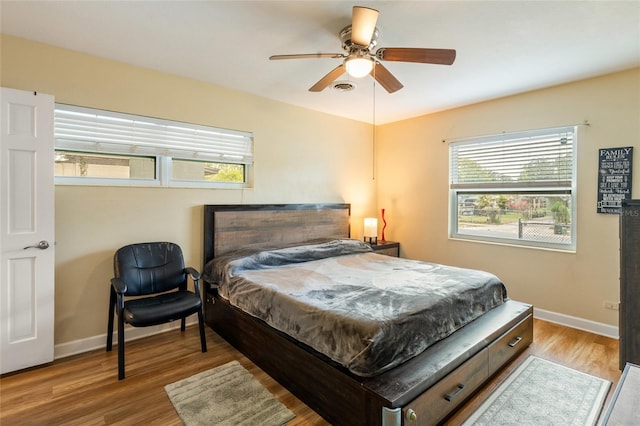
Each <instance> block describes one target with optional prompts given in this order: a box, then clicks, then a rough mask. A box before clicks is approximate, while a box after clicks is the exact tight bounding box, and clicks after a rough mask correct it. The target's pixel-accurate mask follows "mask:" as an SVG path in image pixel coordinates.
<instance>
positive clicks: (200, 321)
mask: <svg viewBox="0 0 640 426" xmlns="http://www.w3.org/2000/svg"><path fill="white" fill-rule="evenodd" d="M198 327H199V328H200V346H202V352H206V351H207V339H206V338H205V334H204V320H203V318H202V309H201V310H199V311H198Z"/></svg>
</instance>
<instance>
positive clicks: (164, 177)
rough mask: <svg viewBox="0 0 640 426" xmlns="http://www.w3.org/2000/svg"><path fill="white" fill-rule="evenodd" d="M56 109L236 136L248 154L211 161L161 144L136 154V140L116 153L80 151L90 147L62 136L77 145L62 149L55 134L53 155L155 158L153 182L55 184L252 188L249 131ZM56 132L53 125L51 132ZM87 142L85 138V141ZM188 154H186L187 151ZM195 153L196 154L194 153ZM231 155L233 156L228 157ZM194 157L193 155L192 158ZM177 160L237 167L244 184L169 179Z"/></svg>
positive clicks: (73, 181) (68, 181) (74, 181)
mask: <svg viewBox="0 0 640 426" xmlns="http://www.w3.org/2000/svg"><path fill="white" fill-rule="evenodd" d="M55 107H56V110H64V111H71V112H79V113H86V114H96V115H102V116H107V117H110V118H113V119H114V120H120V119H124V120H142V121H145V122H150V123H154V124H159V125H164V126H167V127H169V128H170V127H171V126H180V127H181V128H187V129H192V130H193V131H205V132H207V131H208V132H215V133H219V134H220V135H223V137H225V136H228V137H232V138H233V137H239V138H244V140H245V141H248V142H247V145H248V148H247V149H248V150H249V151H250V153H249V154H248V157H243V158H242V159H241V160H238V161H224V159H219V160H216V159H213V158H208V157H206V153H205V158H189V157H188V156H187V155H184V154H183V155H178V156H171V155H168V154H169V152H168V150H167V149H166V148H164V147H163V144H162V143H161V142H156V143H155V144H151V145H149V146H145V151H144V152H143V153H140V154H138V155H136V152H135V151H136V148H137V146H136V143H135V141H131V142H122V141H121V142H119V147H117V149H116V150H109V149H104V150H100V149H97V148H90V149H81V148H82V146H85V145H86V146H89V143H90V142H89V141H88V140H87V141H85V140H81V139H80V138H78V139H75V140H73V139H68V138H64V137H61V138H60V140H64V141H65V142H66V143H67V145H68V144H69V141H71V144H77V147H74V146H72V147H68V146H64V143H58V142H59V140H58V134H57V133H56V137H55V150H56V152H59V151H65V152H75V153H79V154H81V153H85V154H106V155H123V156H127V157H133V158H135V157H139V158H154V159H155V173H154V175H155V178H153V179H144V178H142V179H139V178H104V177H82V176H55V177H54V182H55V184H56V185H79V186H115V187H117V186H121V187H167V188H209V189H247V188H252V187H253V152H254V141H253V134H252V133H250V132H244V131H236V130H227V129H221V128H216V127H212V126H204V125H198V124H192V123H186V122H179V121H173V120H165V119H159V118H153V117H145V116H140V115H134V114H125V113H120V112H113V111H108V110H101V109H96V108H88V107H80V106H75V105H68V104H62V103H56V104H55ZM56 130H58V128H57V127H56V125H55V122H54V133H55V131H56ZM87 139H88V138H87ZM93 144H94V145H95V146H99V145H100V143H99V142H93ZM127 147H129V148H130V151H131V152H126V151H124V150H125V149H126V148H127ZM186 149H187V150H189V149H194V150H197V147H193V148H192V147H190V146H187V148H186ZM187 152H188V151H187ZM196 154H197V152H196ZM231 155H233V154H231ZM194 157H195V155H194ZM174 159H175V160H180V161H186V162H189V161H192V162H194V163H201V162H210V163H220V164H239V165H241V166H242V167H243V169H244V181H243V182H211V181H204V180H202V181H200V180H188V179H172V162H173V160H174Z"/></svg>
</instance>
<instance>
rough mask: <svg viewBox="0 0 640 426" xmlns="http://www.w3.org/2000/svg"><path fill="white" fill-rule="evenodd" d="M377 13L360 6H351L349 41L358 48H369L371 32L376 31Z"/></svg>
mask: <svg viewBox="0 0 640 426" xmlns="http://www.w3.org/2000/svg"><path fill="white" fill-rule="evenodd" d="M378 14H379V12H378V11H377V10H375V9H371V8H368V7H362V6H353V16H352V18H351V41H352V42H353V43H355V44H359V45H360V46H369V43H371V37H372V36H373V31H374V30H375V29H376V22H378Z"/></svg>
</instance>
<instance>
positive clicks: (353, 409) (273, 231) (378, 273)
mask: <svg viewBox="0 0 640 426" xmlns="http://www.w3.org/2000/svg"><path fill="white" fill-rule="evenodd" d="M204 231H205V234H204V260H205V265H204V268H203V271H204V273H203V277H207V279H206V281H205V285H204V287H205V319H206V322H207V324H208V325H209V326H211V327H212V328H213V329H214V331H216V332H217V333H218V334H219V335H221V336H222V337H223V338H224V339H225V340H227V341H228V342H229V343H231V344H232V345H233V346H234V347H236V348H237V349H238V350H240V351H241V352H242V353H244V354H245V355H246V356H247V357H248V358H250V359H251V360H252V361H253V362H255V363H256V364H257V365H258V366H259V367H260V368H262V369H263V370H264V371H265V372H267V373H268V374H269V375H270V376H272V377H273V378H274V379H276V380H277V381H278V382H280V383H281V384H282V385H283V386H284V387H286V388H287V389H289V390H290V391H291V392H292V393H293V394H295V395H296V396H297V397H298V398H300V399H301V400H302V401H304V402H305V403H306V404H307V405H308V406H309V407H310V408H312V409H313V410H315V411H316V412H317V413H318V414H320V415H321V416H322V417H324V418H325V419H326V420H327V421H329V422H330V423H332V424H338V425H339V424H344V425H403V424H404V425H414V424H416V425H418V424H419V425H430V424H437V423H439V422H441V421H442V420H443V419H445V418H446V417H447V416H448V415H450V414H451V413H452V412H453V411H454V410H455V409H456V408H457V407H459V406H460V404H462V403H463V402H464V401H465V400H466V399H467V398H468V397H469V396H470V395H472V394H473V392H474V391H475V390H477V389H478V388H479V387H480V386H481V385H482V383H484V382H485V381H486V380H487V379H488V378H489V377H490V376H491V375H493V374H494V373H495V372H497V371H498V370H499V369H500V368H502V367H503V366H504V365H505V364H506V363H508V362H509V361H510V360H511V359H513V358H514V357H515V356H516V355H517V354H519V353H520V352H521V351H523V350H524V349H525V348H526V347H527V346H528V345H529V344H530V343H531V341H532V339H533V318H532V307H531V306H530V305H528V304H524V303H520V302H516V301H513V300H510V299H509V298H508V297H506V294H505V293H504V290H503V286H502V283H500V282H496V281H497V278H495V277H494V276H492V275H491V274H487V273H485V272H482V271H470V270H464V271H463V272H464V274H466V275H463V277H464V279H462V281H470V278H469V279H467V277H473V280H476V279H477V278H480V279H482V280H485V281H487V283H490V286H489V284H487V285H485V284H483V285H482V286H481V287H483V288H484V287H488V286H489V287H490V289H489V293H488V296H487V297H486V299H487V302H486V305H482V306H480V305H478V304H477V300H478V299H483V298H484V297H485V296H482V295H480V293H477V294H476V293H469V294H468V295H467V296H466V297H465V298H463V299H464V300H462V301H460V300H456V301H454V302H447V301H445V302H439V301H438V302H433V303H434V304H437V303H449V304H450V305H464V306H466V305H469V303H467V302H468V301H469V300H472V301H473V303H472V304H471V305H469V306H466V307H467V309H466V310H467V311H469V312H470V315H471V316H470V317H468V318H466V319H464V318H463V319H461V320H458V317H462V315H458V314H456V315H455V316H454V317H455V318H454V319H451V318H444V317H442V318H441V317H440V316H437V317H436V318H435V319H434V318H433V317H434V315H433V314H430V315H427V314H424V315H423V314H422V313H419V312H417V311H416V310H415V309H414V308H415V306H414V305H425V304H428V303H431V300H432V299H433V296H432V295H431V294H430V295H427V296H424V297H425V299H424V300H422V299H419V297H423V296H410V299H416V302H415V303H413V304H408V303H404V302H402V303H399V302H396V301H394V300H393V299H389V300H391V302H389V303H387V305H394V306H396V305H398V304H401V305H403V306H404V305H408V306H407V309H408V310H406V311H405V312H404V313H403V314H401V315H400V320H399V321H398V324H396V323H393V321H392V320H391V319H390V318H389V317H387V316H385V315H382V314H380V315H377V313H378V311H381V310H383V309H382V308H380V307H377V308H376V309H375V310H372V309H369V308H365V309H362V311H361V312H358V309H357V306H358V304H359V303H360V300H359V298H358V297H356V299H358V300H357V301H356V302H353V303H352V304H351V305H343V304H338V305H337V308H338V309H337V311H336V312H338V313H339V314H340V312H342V313H343V314H344V315H343V316H349V317H355V319H356V322H357V323H358V324H359V326H358V327H360V328H362V329H363V330H366V332H367V333H369V334H368V335H367V336H369V337H367V338H366V339H363V338H362V337H360V338H358V337H356V338H354V339H352V340H342V339H340V340H339V341H338V337H341V336H342V335H350V334H351V329H355V328H357V327H355V326H353V325H349V326H343V325H339V326H338V324H342V323H341V321H342V320H343V318H342V316H340V317H338V319H337V320H336V319H335V315H337V314H335V313H332V314H331V315H333V317H331V318H333V319H332V320H331V321H335V324H336V326H332V327H327V326H326V324H327V323H328V322H327V321H328V320H327V319H326V318H324V317H322V319H320V320H319V324H324V326H317V327H316V326H313V325H312V324H313V323H305V321H307V320H306V319H304V317H302V318H303V319H299V318H294V317H291V318H290V319H289V320H287V318H286V316H287V315H294V313H295V311H297V310H299V311H302V312H307V313H308V312H310V311H311V312H313V313H314V315H312V316H313V317H316V316H317V315H316V312H319V311H320V309H319V307H318V306H316V305H313V304H314V303H321V304H322V303H326V301H327V300H329V301H330V302H331V303H330V304H332V305H333V303H334V302H335V301H336V300H342V299H349V298H352V297H353V295H359V294H363V293H364V292H363V290H362V289H361V288H359V287H355V291H354V288H353V287H354V285H355V282H356V281H358V280H360V278H359V277H360V276H366V275H368V276H369V277H370V281H371V282H372V283H374V287H376V290H375V292H374V293H373V295H374V297H373V299H374V300H377V299H380V298H381V297H380V295H381V294H385V297H386V295H387V294H388V293H389V289H388V288H387V287H386V286H387V285H390V284H389V283H388V282H390V281H394V280H396V279H397V280H400V278H402V277H405V278H406V277H409V279H408V281H402V283H403V284H401V285H399V286H397V287H396V288H403V289H409V290H410V289H411V285H409V284H406V282H409V283H410V282H411V280H416V279H418V278H420V277H425V279H426V277H427V276H429V277H431V276H432V275H433V274H432V272H433V271H436V272H437V273H441V274H444V275H437V274H436V275H435V276H437V277H438V279H444V280H447V281H449V280H450V278H451V276H450V275H449V274H450V273H451V272H452V271H450V269H449V268H447V267H443V266H442V265H432V264H427V263H424V262H415V261H411V260H406V259H396V258H389V257H387V256H384V255H380V254H375V253H372V252H371V250H370V249H369V248H368V246H366V245H364V244H363V243H361V242H358V241H354V240H350V239H349V237H350V205H349V204H285V205H206V206H205V207H204ZM326 253H329V255H327V254H326ZM309 256H310V258H309ZM283 259H284V262H283ZM321 262H322V263H321ZM327 262H328V263H327ZM212 265H214V266H212ZM225 265H227V266H225ZM300 268H302V269H300ZM353 268H360V269H353ZM362 268H364V269H362ZM389 268H391V269H392V270H393V273H390V272H389V270H390V269H389ZM368 269H370V270H372V271H375V272H373V273H369V274H368V273H366V271H367V270H368ZM414 269H415V271H414ZM427 269H428V270H429V271H426V270H427ZM454 269H457V268H454ZM345 271H346V274H345ZM350 271H351V272H350ZM353 271H357V272H356V273H353ZM427 272H428V274H427ZM455 272H456V274H458V273H459V272H460V271H455ZM216 274H219V275H216ZM415 274H418V275H417V276H416V275H415ZM420 274H425V275H420ZM345 275H347V276H348V279H347V278H342V277H344V276H345ZM226 276H228V277H230V278H224V277H226ZM287 276H288V277H290V279H296V277H298V279H299V277H305V278H304V279H299V281H297V282H296V281H291V282H289V281H287V282H286V283H285V284H280V283H276V284H274V283H272V282H271V280H275V279H276V278H277V279H278V280H280V279H281V278H283V277H287ZM355 276H357V277H355ZM309 277H315V278H314V279H310V278H309ZM354 277H355V278H354ZM416 277H417V278H416ZM405 278H402V279H403V280H404V279H405ZM429 279H431V278H429ZM344 280H347V281H346V282H344ZM223 281H228V282H227V283H226V285H224V283H223ZM254 282H260V283H261V285H262V286H265V285H266V288H267V289H268V291H267V294H268V296H267V297H268V299H266V300H268V301H266V302H263V301H262V300H265V299H262V297H264V296H258V293H257V291H258V290H256V289H255V288H254V287H248V286H249V285H250V284H252V283H254ZM326 282H330V283H331V284H330V285H332V286H334V287H336V288H337V287H340V288H342V287H345V288H348V289H349V291H350V293H347V295H346V296H345V295H344V294H339V295H338V296H336V295H335V294H333V293H331V294H330V295H329V296H327V288H326V287H325V284H326ZM303 284H304V285H307V286H309V288H305V289H304V291H302V290H300V291H298V289H299V288H300V287H302V286H303ZM338 284H341V285H340V286H338ZM370 284H371V283H368V284H367V285H370ZM281 285H285V286H289V287H290V288H289V290H288V291H287V292H286V293H287V295H291V294H294V293H295V294H298V293H299V295H298V296H296V297H295V298H293V300H288V299H291V298H290V297H289V298H287V297H285V298H284V299H277V298H276V295H275V293H274V291H272V289H273V288H274V287H277V286H281ZM334 287H331V288H332V289H333V288H334ZM479 287H480V286H478V288H479ZM236 288H237V289H240V290H238V291H237V293H233V291H234V290H233V289H236ZM292 288H293V289H295V290H296V291H293V290H291V289H292ZM230 289H231V290H230ZM409 290H407V291H409ZM469 291H471V290H468V289H465V290H464V292H465V293H467V292H469ZM473 291H474V292H475V291H480V290H476V289H475V287H474V289H473ZM483 291H484V290H483ZM430 293H434V292H433V291H431V292H430ZM310 294H311V295H313V297H311V298H310V297H308V296H309V295H310ZM318 294H321V295H322V297H317V295H318ZM405 296H406V295H405ZM405 296H403V297H405ZM303 299H304V300H305V303H307V302H308V303H312V305H311V306H309V305H303V306H302V307H298V303H299V302H300V301H302V300H303ZM318 300H321V301H320V302H318ZM385 300H386V299H385ZM398 300H402V299H398ZM309 301H310V302H309ZM450 305H446V306H450ZM239 306H240V307H242V309H241V308H240V307H239ZM276 306H284V309H283V310H280V311H277V310H275V307H276ZM436 306H437V305H434V308H433V309H431V311H433V312H435V310H437V309H435V307H436ZM251 309H257V311H251ZM441 310H442V309H441ZM285 311H286V312H287V315H282V314H281V312H285ZM373 311H375V312H376V315H367V312H373ZM444 311H447V309H444ZM248 312H251V313H248ZM358 314H360V316H358ZM340 315H342V314H340ZM369 316H372V317H376V316H380V318H369ZM426 317H430V320H431V321H433V322H432V323H426V322H424V321H426V319H425V318H426ZM274 318H275V319H274ZM282 318H284V319H282ZM278 320H281V321H280V322H278ZM370 320H371V321H370ZM372 321H377V322H372ZM411 322H415V324H414V326H413V327H414V328H413V329H412V330H415V332H416V333H418V334H419V333H420V331H421V330H435V329H443V330H442V332H440V331H439V332H438V333H431V331H430V332H429V333H426V334H435V335H434V336H426V335H425V336H423V335H422V334H420V335H419V336H418V337H415V336H413V340H412V341H411V343H410V344H407V345H406V346H408V347H411V348H412V350H411V351H408V350H407V351H405V350H401V348H403V347H404V345H405V344H404V343H403V344H402V345H401V344H399V343H398V341H396V340H394V339H390V341H388V342H386V343H385V344H384V345H383V343H384V342H382V340H384V339H380V341H379V340H378V338H377V337H376V338H375V339H374V338H371V337H370V336H373V335H375V336H379V335H382V336H384V335H386V336H389V335H390V336H392V337H394V336H396V335H400V334H402V333H401V332H399V330H402V329H403V327H404V329H408V328H407V327H409V325H408V324H409V323H411ZM454 323H455V324H454ZM283 324H284V325H283ZM300 324H302V326H301V325H300ZM329 324H333V323H329ZM380 324H382V325H380ZM296 325H298V326H297V327H296ZM288 326H290V327H288ZM376 327H377V328H376ZM296 328H297V329H300V330H301V331H300V330H297V331H300V333H301V334H299V335H297V338H294V337H292V335H294V334H295V332H296ZM316 328H318V329H322V330H324V331H323V332H320V333H315V334H316V335H315V336H313V337H314V338H313V339H311V338H309V336H308V335H309V334H313V333H308V332H307V330H310V329H316ZM327 328H330V329H331V332H329V333H327V332H326V329H327ZM343 329H345V330H346V329H348V330H349V333H345V332H343V331H341V330H343ZM413 333H414V332H413V331H412V333H405V334H407V336H408V337H409V338H411V335H413ZM317 335H320V336H321V337H322V336H324V337H325V338H327V339H335V340H336V341H337V342H336V341H334V340H329V341H328V342H324V343H322V341H320V343H318V340H315V338H316V337H318V336H317ZM363 340H366V342H365V343H362V341H363ZM344 342H347V343H344ZM359 344H363V345H364V346H358V345H359ZM372 347H380V348H382V350H381V351H378V352H373V350H372V349H371V348H372ZM336 348H337V349H336ZM344 348H348V350H345V349H344ZM394 349H398V350H395V351H394ZM389 353H391V355H389ZM380 354H382V355H380Z"/></svg>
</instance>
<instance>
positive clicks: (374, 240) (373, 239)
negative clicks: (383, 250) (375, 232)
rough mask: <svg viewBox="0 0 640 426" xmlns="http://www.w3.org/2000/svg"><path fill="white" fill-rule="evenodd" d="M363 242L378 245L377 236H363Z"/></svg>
mask: <svg viewBox="0 0 640 426" xmlns="http://www.w3.org/2000/svg"><path fill="white" fill-rule="evenodd" d="M364 242H365V243H367V244H371V245H372V246H375V245H378V237H364Z"/></svg>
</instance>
